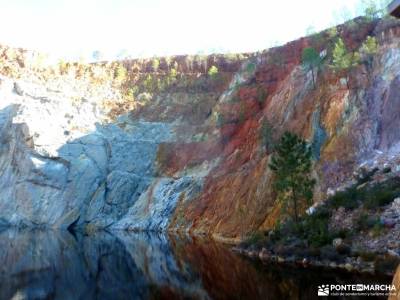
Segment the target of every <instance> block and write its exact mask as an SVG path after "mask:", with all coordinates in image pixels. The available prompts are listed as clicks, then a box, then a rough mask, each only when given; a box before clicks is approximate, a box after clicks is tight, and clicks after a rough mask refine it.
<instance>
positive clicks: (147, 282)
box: [0, 230, 345, 300]
mask: <svg viewBox="0 0 400 300" xmlns="http://www.w3.org/2000/svg"><path fill="white" fill-rule="evenodd" d="M326 276H331V278H330V279H329V278H327V277H326ZM315 278H318V279H319V280H321V281H325V280H337V278H336V277H335V276H334V275H333V274H328V275H325V277H324V276H320V275H316V274H315V272H314V273H313V272H311V271H309V270H308V271H304V270H303V271H301V270H293V271H290V270H287V269H282V270H278V269H270V268H268V269H266V268H261V266H260V268H258V267H257V265H255V264H253V263H250V262H249V261H247V260H245V259H243V258H241V257H238V256H237V255H235V254H234V253H232V252H231V251H229V249H227V248H226V247H224V246H223V245H220V244H216V243H214V242H211V241H208V240H191V239H187V238H177V237H172V236H165V235H156V234H151V235H149V234H132V233H130V234H128V233H124V232H118V233H114V234H110V233H106V232H101V233H97V234H95V235H92V236H83V235H76V236H74V235H71V234H70V233H68V232H52V231H34V232H32V231H31V232H29V231H14V230H7V231H3V232H1V233H0V299H68V300H69V299H85V300H86V299H112V300H116V299H302V298H303V299H310V298H314V296H316V284H317V283H318V282H317V281H318V280H317V281H316V279H315ZM344 280H345V279H344ZM330 282H332V281H330Z"/></svg>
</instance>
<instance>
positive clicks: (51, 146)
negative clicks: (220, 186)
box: [0, 78, 197, 229]
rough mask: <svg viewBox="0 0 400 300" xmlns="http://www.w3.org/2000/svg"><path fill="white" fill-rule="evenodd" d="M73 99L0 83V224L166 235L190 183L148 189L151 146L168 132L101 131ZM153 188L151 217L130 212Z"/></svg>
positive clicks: (152, 125)
mask: <svg viewBox="0 0 400 300" xmlns="http://www.w3.org/2000/svg"><path fill="white" fill-rule="evenodd" d="M65 89H66V90H65ZM103 92H104V94H105V95H106V94H107V93H108V92H109V91H107V90H105V91H103ZM103 96H104V95H103ZM74 99H75V98H74V93H73V91H71V90H68V85H66V86H65V87H64V91H57V90H56V89H54V90H52V89H50V88H49V87H47V88H46V87H43V86H41V85H38V84H34V83H26V82H23V81H21V82H17V83H14V81H12V80H10V79H7V78H1V85H0V225H14V226H29V227H31V226H43V227H57V228H68V227H69V226H71V225H74V226H85V225H88V224H90V225H92V226H94V227H95V228H105V227H109V226H113V225H114V224H115V225H114V226H115V227H118V228H133V227H134V228H141V229H146V228H147V227H148V228H153V229H154V228H156V227H157V228H166V227H167V225H168V222H169V221H168V220H169V219H168V218H165V217H166V216H169V215H171V214H172V213H173V211H174V209H175V205H176V204H177V201H178V198H179V195H180V193H182V192H183V191H184V190H185V188H188V187H191V186H192V185H195V186H196V183H195V182H196V180H197V179H194V178H192V177H186V178H182V179H178V180H175V179H169V178H166V179H161V180H158V181H157V182H156V183H154V184H152V182H153V181H154V180H155V179H156V174H155V170H154V161H155V157H156V153H157V149H158V144H159V143H161V142H171V141H174V140H175V139H176V136H175V134H174V127H173V125H172V124H168V123H158V122H143V121H140V120H137V121H133V120H131V119H130V118H128V117H127V116H122V117H120V119H119V120H118V121H117V122H115V123H113V124H106V123H104V119H105V115H104V112H103V111H102V109H101V108H100V105H99V103H98V102H96V101H97V100H95V98H93V99H92V98H88V99H86V98H80V99H79V105H77V104H76V103H75V102H74V101H75V100H74ZM96 99H101V97H99V96H98V95H97V98H96ZM154 185H155V186H156V192H155V193H154V194H153V196H152V197H153V200H154V203H152V204H151V209H150V211H148V210H147V211H143V210H137V208H138V207H142V206H143V205H144V204H143V202H144V201H145V198H146V195H148V194H149V193H150V192H149V191H147V190H148V188H149V187H151V186H154ZM191 189H192V188H191ZM119 221H120V222H119ZM135 224H136V225H135Z"/></svg>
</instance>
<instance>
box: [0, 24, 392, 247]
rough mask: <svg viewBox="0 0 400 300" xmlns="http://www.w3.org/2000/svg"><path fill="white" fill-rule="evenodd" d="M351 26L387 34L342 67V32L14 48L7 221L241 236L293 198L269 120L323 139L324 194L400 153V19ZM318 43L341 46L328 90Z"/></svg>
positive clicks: (5, 106) (6, 115) (0, 102)
mask: <svg viewBox="0 0 400 300" xmlns="http://www.w3.org/2000/svg"><path fill="white" fill-rule="evenodd" d="M337 31H338V33H337V34H338V36H340V37H342V38H343V39H344V41H345V43H346V45H347V47H348V48H349V49H350V50H358V49H359V47H360V46H361V44H362V43H363V41H364V40H365V39H366V37H367V36H374V37H375V38H376V39H377V41H378V44H379V47H378V51H377V53H376V54H374V55H373V59H372V63H369V64H366V63H364V64H360V65H358V66H357V67H355V68H353V69H352V70H351V72H350V73H347V74H340V73H337V72H333V70H332V69H331V68H330V67H329V64H330V56H331V51H332V45H333V43H334V41H335V39H337V37H338V36H336V35H333V34H332V32H331V31H330V32H328V31H327V32H323V33H321V34H318V35H316V36H312V37H308V38H303V39H300V40H297V41H294V42H291V43H288V44H287V45H285V46H282V47H279V48H273V49H270V50H268V51H264V52H262V53H257V54H247V55H238V56H234V57H232V56H231V57H228V56H209V57H184V56H182V57H173V58H163V59H159V60H158V59H157V60H141V61H140V60H134V61H124V62H120V63H102V64H93V65H79V64H60V65H59V66H58V67H46V68H39V67H36V66H35V65H32V63H29V60H28V59H27V57H28V55H27V54H26V52H23V51H19V52H18V51H16V54H14V56H12V55H10V54H9V52H10V49H6V50H7V51H6V50H5V49H3V52H2V55H1V59H2V62H3V67H2V69H1V70H0V71H1V72H2V74H3V75H2V77H1V84H0V132H1V133H0V224H2V225H5V226H6V225H15V226H29V227H30V226H35V227H36V226H41V227H60V228H68V227H77V228H83V229H85V230H94V229H98V228H112V229H129V230H142V229H143V230H177V231H188V232H194V233H204V234H209V235H213V236H214V237H217V238H226V239H233V240H235V239H240V238H241V237H242V236H243V235H245V234H247V233H249V232H251V231H254V230H256V229H262V228H264V229H265V228H269V227H270V226H272V225H273V224H274V222H275V221H276V218H277V216H278V214H279V209H278V207H277V205H276V203H275V197H274V194H273V191H272V189H271V182H272V181H271V173H270V171H269V170H268V168H267V161H268V156H269V153H268V151H267V150H266V149H265V147H264V146H263V143H262V138H260V136H261V131H262V126H263V124H264V123H265V122H266V121H268V122H269V123H270V124H272V127H273V128H272V129H273V132H274V135H275V136H279V135H280V134H281V133H282V132H283V131H285V130H290V131H294V132H296V133H298V134H300V135H302V136H303V137H305V138H306V139H308V140H309V141H311V142H312V144H313V151H314V157H315V168H314V169H315V176H316V177H317V178H318V184H317V187H316V193H315V195H316V196H315V201H319V200H321V199H323V198H324V197H325V196H326V193H327V192H328V190H329V189H334V188H336V187H338V186H340V185H341V184H343V183H345V182H346V181H347V180H349V177H350V176H351V174H352V173H353V171H354V170H355V169H356V168H358V166H359V165H360V164H366V163H367V164H374V163H375V164H376V163H377V162H379V161H385V159H386V158H387V159H393V157H396V156H397V155H399V154H400V131H399V130H398V127H399V125H400V119H399V115H400V93H399V86H400V47H399V46H400V24H399V23H398V22H397V21H394V20H385V21H380V22H373V23H371V22H365V21H363V20H356V21H353V22H351V23H350V24H346V25H344V26H340V27H339V28H338V30H337ZM307 46H312V47H314V48H316V49H317V50H318V51H321V53H322V54H324V53H327V54H326V59H325V63H324V66H323V67H322V68H321V70H319V71H318V72H317V84H316V87H315V88H313V84H312V77H311V74H309V73H307V72H305V71H304V70H303V69H302V67H301V65H300V57H301V52H302V50H303V48H304V47H307ZM324 55H325V54H324ZM211 66H215V67H217V69H218V73H217V74H212V73H211V72H208V71H209V70H210V67H211ZM208 73H209V74H208ZM346 78H347V79H348V80H346ZM346 81H348V83H349V84H346Z"/></svg>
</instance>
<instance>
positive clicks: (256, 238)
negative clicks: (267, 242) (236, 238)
mask: <svg viewBox="0 0 400 300" xmlns="http://www.w3.org/2000/svg"><path fill="white" fill-rule="evenodd" d="M264 239H265V234H264V233H263V232H261V231H256V232H253V233H252V234H251V235H250V236H249V237H248V238H247V239H246V240H245V241H244V244H246V245H255V244H258V243H260V242H261V241H262V240H264Z"/></svg>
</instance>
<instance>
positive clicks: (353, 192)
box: [328, 186, 363, 209]
mask: <svg viewBox="0 0 400 300" xmlns="http://www.w3.org/2000/svg"><path fill="white" fill-rule="evenodd" d="M362 196H363V192H362V191H361V190H357V189H356V187H354V186H353V187H350V188H348V189H346V190H344V191H339V192H337V193H336V194H335V195H333V196H332V197H330V198H329V200H328V202H329V204H330V205H331V206H332V207H333V208H339V207H344V208H346V209H354V208H357V207H358V206H359V205H360V200H361V199H362Z"/></svg>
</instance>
